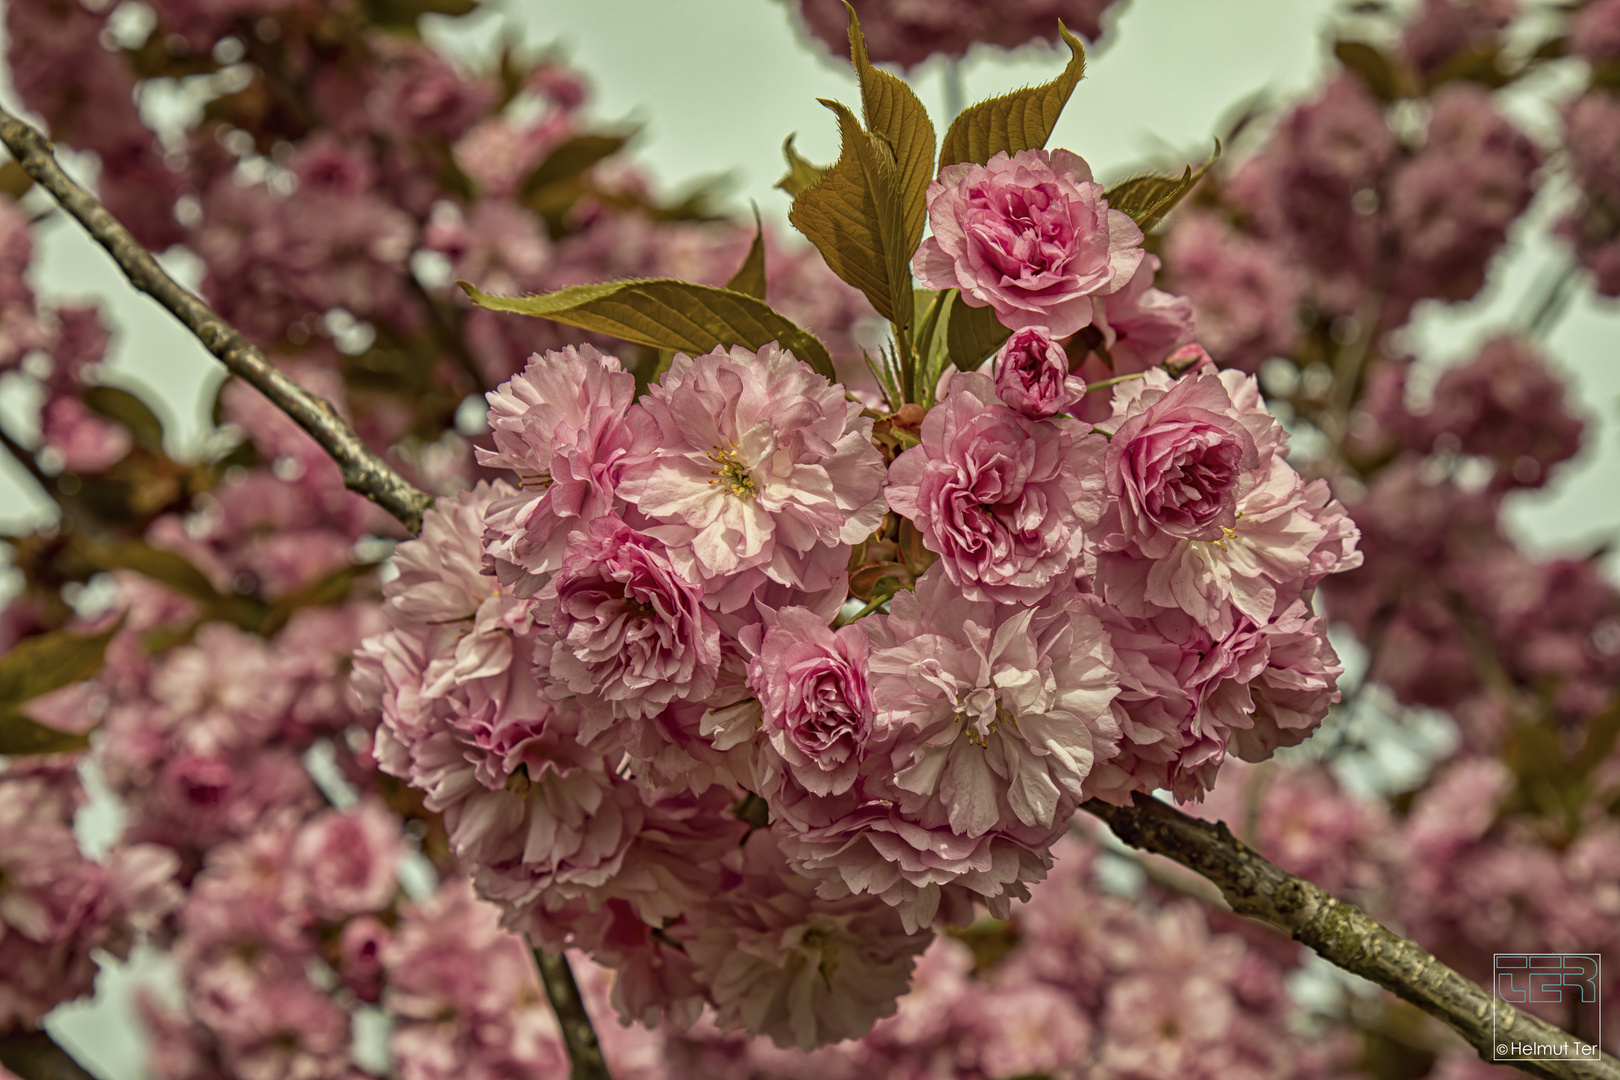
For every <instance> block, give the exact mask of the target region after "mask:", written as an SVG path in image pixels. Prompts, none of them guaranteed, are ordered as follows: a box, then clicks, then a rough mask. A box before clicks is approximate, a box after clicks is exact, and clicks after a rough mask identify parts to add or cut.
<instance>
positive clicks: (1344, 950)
mask: <svg viewBox="0 0 1620 1080" xmlns="http://www.w3.org/2000/svg"><path fill="white" fill-rule="evenodd" d="M1083 809H1085V810H1087V811H1090V812H1091V813H1093V814H1095V815H1096V816H1097V817H1100V818H1102V819H1103V820H1104V821H1106V822H1107V823H1108V826H1109V828H1111V829H1113V830H1114V835H1116V836H1118V837H1119V838H1120V839H1121V840H1123V841H1125V842H1126V843H1127V844H1130V845H1131V846H1132V847H1137V848H1141V849H1142V850H1143V851H1151V852H1154V853H1156V854H1159V855H1164V856H1167V857H1169V858H1171V859H1174V860H1175V861H1176V862H1178V863H1180V864H1181V865H1183V866H1185V867H1187V868H1189V869H1191V870H1196V871H1197V872H1198V873H1200V874H1202V875H1204V877H1206V878H1208V879H1209V880H1210V881H1212V882H1214V883H1215V884H1216V885H1217V886H1218V887H1219V888H1220V890H1221V895H1222V896H1223V897H1224V898H1225V899H1226V902H1227V903H1228V904H1230V905H1231V907H1232V910H1233V911H1235V912H1237V913H1238V914H1239V915H1247V916H1249V917H1250V918H1253V919H1258V920H1260V921H1261V922H1263V923H1268V924H1269V925H1271V926H1274V927H1276V928H1277V929H1279V930H1282V931H1283V932H1284V933H1287V934H1289V935H1291V936H1292V937H1293V938H1294V940H1296V941H1299V942H1301V943H1303V944H1305V945H1309V946H1310V947H1311V948H1313V949H1315V950H1316V951H1317V952H1318V953H1319V954H1320V955H1321V956H1322V958H1323V959H1325V960H1327V961H1329V962H1331V963H1333V964H1335V965H1336V966H1338V967H1341V968H1343V969H1344V970H1345V971H1348V972H1351V973H1352V974H1355V975H1360V976H1361V977H1363V978H1365V979H1368V980H1370V981H1372V982H1375V983H1377V984H1378V985H1379V986H1382V987H1383V988H1384V989H1386V990H1389V991H1390V992H1392V993H1394V994H1395V995H1396V996H1397V997H1400V998H1402V999H1403V1000H1405V1001H1409V1002H1411V1003H1412V1004H1413V1005H1416V1006H1417V1007H1418V1008H1420V1009H1422V1010H1423V1011H1424V1012H1426V1013H1428V1014H1429V1015H1431V1016H1434V1017H1436V1018H1438V1019H1439V1020H1442V1021H1444V1022H1445V1023H1446V1024H1447V1025H1448V1026H1450V1027H1451V1028H1452V1029H1454V1030H1455V1031H1457V1032H1458V1033H1459V1034H1460V1035H1462V1037H1463V1038H1464V1039H1467V1040H1468V1042H1469V1044H1470V1045H1471V1046H1473V1047H1474V1049H1475V1050H1477V1051H1479V1056H1480V1057H1481V1058H1483V1059H1484V1060H1486V1061H1492V1062H1494V1061H1498V1060H1502V1059H1506V1058H1508V1057H1509V1056H1510V1055H1509V1053H1508V1052H1507V1050H1506V1049H1505V1048H1508V1047H1510V1046H1511V1044H1513V1043H1541V1044H1545V1045H1551V1046H1566V1047H1577V1046H1584V1045H1586V1044H1584V1043H1582V1042H1581V1041H1580V1040H1578V1039H1576V1038H1575V1037H1574V1036H1573V1035H1570V1034H1568V1033H1567V1032H1564V1031H1561V1030H1559V1029H1558V1028H1556V1027H1554V1026H1553V1025H1551V1024H1549V1023H1547V1022H1546V1021H1544V1020H1539V1019H1537V1018H1536V1017H1534V1016H1532V1015H1530V1014H1529V1013H1526V1012H1521V1011H1519V1010H1518V1009H1516V1008H1514V1007H1513V1006H1512V1005H1509V1004H1508V1003H1506V1002H1504V1001H1501V1000H1497V999H1494V998H1493V997H1492V995H1491V994H1490V993H1488V992H1487V991H1485V990H1484V989H1483V988H1481V987H1479V986H1477V985H1475V984H1474V983H1473V982H1471V981H1469V980H1468V979H1465V978H1463V977H1462V976H1461V975H1459V974H1458V973H1457V972H1455V971H1453V970H1452V969H1451V968H1449V967H1447V966H1446V965H1444V964H1442V963H1441V962H1440V961H1439V960H1436V959H1435V958H1434V957H1433V956H1431V955H1430V954H1429V953H1427V952H1425V951H1424V950H1423V949H1422V948H1421V947H1420V946H1418V945H1417V944H1416V943H1415V942H1412V941H1408V940H1407V939H1405V938H1403V937H1401V936H1399V935H1398V934H1396V933H1394V932H1393V931H1391V930H1389V929H1387V928H1386V927H1384V926H1382V925H1381V924H1379V923H1378V922H1376V921H1374V920H1373V919H1370V918H1368V917H1367V916H1366V915H1364V914H1362V912H1361V911H1360V910H1358V909H1357V908H1355V907H1352V906H1351V905H1349V904H1346V903H1343V902H1341V901H1339V900H1335V899H1334V898H1333V897H1331V896H1329V895H1328V894H1327V893H1325V892H1323V891H1322V890H1321V889H1319V888H1317V887H1316V886H1315V885H1312V884H1311V883H1310V882H1308V881H1305V880H1303V879H1301V878H1297V877H1294V876H1293V875H1292V874H1287V873H1284V872H1283V871H1282V870H1281V869H1279V868H1278V867H1276V866H1274V865H1273V864H1271V863H1270V862H1268V861H1266V860H1265V859H1263V858H1261V857H1260V856H1259V855H1258V854H1256V853H1255V852H1254V851H1252V850H1250V849H1249V848H1248V847H1247V846H1245V845H1244V844H1243V842H1242V841H1240V840H1238V839H1237V838H1236V837H1235V836H1233V835H1232V832H1231V830H1230V829H1228V828H1227V827H1226V826H1225V825H1224V824H1223V823H1220V822H1213V823H1212V822H1208V821H1200V820H1199V819H1197V818H1194V817H1189V816H1188V815H1186V814H1183V813H1182V812H1181V811H1179V810H1177V809H1175V808H1174V807H1172V806H1167V805H1165V804H1164V803H1162V802H1160V801H1159V800H1157V799H1154V798H1152V797H1150V796H1147V795H1142V794H1138V795H1137V796H1136V799H1135V805H1133V806H1110V805H1108V804H1107V803H1103V802H1098V801H1097V800H1095V799H1093V800H1092V801H1090V802H1088V803H1085V804H1083ZM1503 1064H1511V1065H1515V1066H1517V1067H1518V1068H1520V1069H1522V1070H1524V1071H1525V1072H1527V1073H1530V1074H1531V1075H1533V1076H1540V1077H1545V1078H1547V1080H1620V1063H1617V1062H1616V1061H1615V1060H1614V1058H1612V1057H1609V1056H1608V1055H1606V1054H1594V1055H1593V1056H1591V1057H1581V1058H1566V1059H1563V1060H1553V1061H1503Z"/></svg>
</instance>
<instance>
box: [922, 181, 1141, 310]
mask: <svg viewBox="0 0 1620 1080" xmlns="http://www.w3.org/2000/svg"><path fill="white" fill-rule="evenodd" d="M1102 196H1103V187H1102V185H1101V184H1099V183H1097V182H1095V181H1094V180H1093V179H1092V178H1091V166H1089V165H1087V164H1086V163H1085V161H1084V160H1083V159H1082V158H1080V157H1079V156H1078V155H1076V154H1072V153H1070V152H1069V151H1067V150H1052V151H1048V150H1020V151H1018V153H1016V154H1014V155H1012V156H1008V155H1007V154H1006V152H1005V151H1004V152H1002V153H1000V154H997V155H996V156H995V157H993V158H991V159H990V161H989V163H988V164H985V165H975V164H973V163H971V162H963V163H961V164H958V165H949V166H947V167H946V168H944V169H942V170H941V171H940V174H939V179H938V180H936V181H934V182H933V183H932V184H930V185H929V186H928V220H929V223H930V224H931V225H932V226H933V230H934V232H933V235H932V236H930V237H928V238H927V239H926V240H924V241H923V244H922V247H920V248H919V249H918V250H917V255H916V258H915V259H914V260H913V263H912V266H913V272H914V273H916V275H917V277H918V278H919V279H920V280H921V281H922V282H923V284H925V285H927V286H928V287H929V288H931V289H961V290H962V297H961V302H962V303H965V304H967V305H968V306H970V307H986V306H989V307H991V308H994V309H995V313H996V317H997V318H998V319H1000V320H1001V322H1002V324H1003V325H1005V326H1009V327H1011V328H1013V329H1014V330H1018V329H1021V328H1023V327H1026V326H1045V327H1047V328H1048V329H1049V330H1050V331H1051V333H1052V336H1053V337H1060V338H1061V337H1068V336H1069V335H1070V334H1072V333H1074V332H1075V331H1076V330H1078V329H1080V328H1081V327H1082V326H1087V325H1089V324H1090V323H1091V322H1092V320H1093V319H1094V318H1095V316H1096V312H1097V307H1096V304H1095V303H1094V299H1095V298H1097V297H1102V296H1107V295H1108V294H1109V293H1114V292H1118V291H1119V290H1120V289H1122V288H1124V287H1125V286H1126V284H1127V283H1129V281H1130V280H1131V277H1132V275H1134V274H1135V273H1136V268H1137V267H1138V266H1140V265H1141V263H1142V260H1143V257H1144V253H1143V251H1142V230H1141V229H1138V228H1137V227H1136V223H1135V222H1133V221H1132V220H1131V219H1130V217H1129V216H1128V215H1126V214H1125V213H1123V212H1122V211H1119V210H1113V209H1110V208H1109V206H1108V202H1107V200H1105V199H1104V198H1103V197H1102Z"/></svg>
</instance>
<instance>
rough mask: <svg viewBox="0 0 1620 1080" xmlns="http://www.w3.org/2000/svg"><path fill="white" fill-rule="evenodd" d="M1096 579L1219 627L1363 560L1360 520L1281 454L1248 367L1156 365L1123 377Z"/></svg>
mask: <svg viewBox="0 0 1620 1080" xmlns="http://www.w3.org/2000/svg"><path fill="white" fill-rule="evenodd" d="M1100 427H1101V428H1103V429H1109V428H1112V435H1111V440H1110V442H1109V444H1108V465H1107V474H1108V481H1107V482H1108V484H1109V485H1110V492H1109V494H1110V496H1111V498H1110V501H1109V509H1108V512H1107V514H1106V515H1105V520H1104V523H1103V525H1102V527H1101V530H1100V531H1101V533H1102V535H1101V540H1100V545H1099V546H1100V548H1101V549H1102V553H1101V554H1100V556H1099V559H1098V566H1097V577H1098V580H1099V582H1100V585H1101V592H1102V595H1103V597H1104V598H1105V599H1106V600H1107V601H1108V602H1109V603H1110V604H1112V605H1114V606H1115V607H1117V608H1118V609H1119V610H1120V611H1122V612H1124V613H1125V614H1127V615H1131V616H1136V617H1142V616H1148V615H1152V614H1153V613H1155V612H1157V611H1161V610H1171V609H1179V610H1182V611H1185V612H1186V613H1187V614H1188V615H1190V616H1192V617H1193V619H1194V620H1195V621H1196V622H1198V623H1199V624H1201V625H1203V626H1206V627H1209V628H1211V629H1212V631H1213V632H1215V633H1218V634H1222V635H1224V634H1226V633H1229V632H1230V631H1231V628H1232V627H1233V625H1234V620H1236V619H1237V618H1238V617H1239V616H1243V617H1247V618H1248V619H1250V620H1251V621H1254V622H1256V623H1264V622H1266V621H1268V620H1270V619H1271V618H1272V617H1273V616H1274V615H1275V614H1276V613H1278V612H1280V611H1282V610H1284V609H1286V608H1287V607H1288V605H1289V604H1291V603H1292V602H1293V601H1295V600H1296V599H1299V598H1300V597H1301V596H1303V595H1305V594H1306V593H1307V591H1308V590H1309V589H1310V588H1311V587H1312V586H1314V585H1315V584H1316V583H1317V582H1318V581H1320V580H1321V579H1322V578H1323V577H1324V576H1325V575H1327V574H1329V573H1334V572H1336V571H1338V570H1341V569H1349V568H1351V567H1353V566H1356V565H1359V564H1360V556H1359V555H1358V554H1356V553H1355V526H1354V524H1353V523H1352V522H1351V521H1350V520H1349V518H1348V516H1347V515H1346V514H1345V512H1344V508H1343V507H1342V506H1340V505H1339V503H1338V502H1337V501H1335V500H1332V499H1331V498H1330V496H1329V494H1328V490H1327V485H1326V484H1325V483H1323V482H1322V481H1313V482H1311V483H1309V484H1307V483H1306V482H1305V480H1304V479H1303V478H1302V477H1301V476H1300V475H1299V474H1298V473H1296V472H1295V471H1294V470H1293V469H1292V468H1291V467H1290V466H1289V465H1288V463H1287V462H1286V461H1285V460H1284V458H1283V453H1282V452H1283V450H1284V449H1285V447H1286V442H1287V436H1286V435H1285V434H1284V432H1283V430H1282V427H1281V425H1279V424H1278V423H1277V422H1276V421H1275V420H1274V419H1272V417H1271V415H1270V414H1269V413H1267V412H1266V410H1265V406H1264V403H1263V402H1262V401H1261V398H1260V393H1259V387H1258V386H1257V384H1256V382H1255V380H1254V378H1253V377H1252V376H1246V375H1244V374H1243V373H1241V372H1237V371H1225V372H1220V373H1216V372H1214V371H1213V370H1210V369H1208V368H1205V369H1204V370H1201V371H1198V372H1195V373H1193V374H1190V375H1188V376H1186V377H1185V378H1183V379H1182V380H1180V381H1179V382H1173V381H1172V380H1171V378H1170V376H1168V375H1167V374H1165V373H1164V372H1163V371H1162V370H1159V371H1150V372H1148V373H1147V374H1146V376H1145V377H1144V378H1143V379H1141V380H1139V381H1136V382H1132V383H1126V384H1124V385H1122V386H1120V387H1119V388H1118V389H1117V390H1116V391H1115V395H1114V415H1113V416H1112V417H1111V418H1110V419H1109V420H1108V421H1105V422H1104V423H1103V424H1101V425H1100Z"/></svg>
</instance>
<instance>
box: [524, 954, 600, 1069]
mask: <svg viewBox="0 0 1620 1080" xmlns="http://www.w3.org/2000/svg"><path fill="white" fill-rule="evenodd" d="M534 962H535V965H536V966H537V967H539V969H540V981H541V982H542V983H543V984H544V985H545V988H546V997H548V998H550V999H551V1008H552V1011H553V1012H555V1013H556V1014H557V1026H558V1027H560V1028H562V1036H563V1045H565V1046H566V1047H567V1048H568V1060H569V1061H570V1062H572V1063H573V1070H572V1071H571V1073H570V1076H571V1078H572V1080H613V1078H612V1076H611V1075H610V1074H609V1073H608V1067H607V1061H606V1059H604V1058H603V1057H602V1043H601V1040H599V1039H598V1038H597V1037H596V1029H595V1028H594V1027H592V1026H591V1014H590V1013H588V1012H587V1011H586V1010H585V999H584V998H583V997H581V996H580V993H579V983H577V982H575V981H574V972H573V969H572V968H570V967H569V966H568V957H566V956H564V955H562V954H561V953H556V954H552V953H548V952H545V951H543V950H540V949H535V950H534Z"/></svg>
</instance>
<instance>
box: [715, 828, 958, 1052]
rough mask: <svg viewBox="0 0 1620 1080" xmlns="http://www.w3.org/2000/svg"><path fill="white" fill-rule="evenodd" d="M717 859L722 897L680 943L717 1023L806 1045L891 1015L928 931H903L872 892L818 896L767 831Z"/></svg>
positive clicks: (862, 1029) (856, 1031)
mask: <svg viewBox="0 0 1620 1080" xmlns="http://www.w3.org/2000/svg"><path fill="white" fill-rule="evenodd" d="M727 864H728V865H727V871H728V874H727V888H726V892H725V893H724V896H723V899H722V900H721V901H720V902H719V903H717V904H715V905H713V906H712V907H711V908H709V909H706V910H702V911H700V912H698V913H697V914H696V915H695V921H696V925H695V926H694V928H693V931H692V935H693V936H692V939H691V941H690V942H689V943H688V945H687V950H688V951H689V952H690V953H691V955H692V957H693V959H694V961H695V963H696V965H697V977H698V978H699V979H700V980H701V981H703V982H704V983H705V984H706V985H707V987H708V990H709V993H710V995H711V996H712V998H713V1000H714V1002H715V1005H716V1007H717V1009H718V1016H717V1023H718V1024H719V1025H720V1026H721V1027H722V1028H735V1027H741V1028H744V1029H745V1030H746V1031H747V1032H748V1034H750V1035H766V1036H768V1037H769V1038H770V1039H771V1040H772V1041H773V1042H775V1043H776V1044H777V1045H778V1046H797V1047H798V1048H799V1049H801V1050H811V1049H814V1048H815V1047H817V1046H820V1045H823V1044H825V1043H829V1042H836V1041H839V1040H841V1039H849V1038H858V1037H860V1036H862V1035H864V1034H866V1033H867V1032H868V1031H870V1030H871V1027H872V1024H873V1023H874V1022H875V1021H876V1020H877V1019H878V1018H880V1017H883V1016H888V1015H891V1014H893V1012H894V1010H895V1002H896V999H898V998H899V996H900V995H901V994H903V993H904V992H905V990H906V985H907V983H908V981H909V978H910V975H911V967H912V963H913V961H914V959H915V957H916V956H917V954H918V953H920V952H922V950H923V949H924V948H925V947H926V946H927V945H928V942H929V940H930V939H931V938H932V935H931V934H929V933H928V932H926V931H920V930H910V931H908V930H907V929H905V928H904V927H903V926H902V925H901V920H900V917H899V916H898V915H897V914H895V912H894V910H893V909H892V908H890V907H889V906H887V905H885V904H883V903H882V902H881V901H878V900H876V899H874V898H872V897H847V898H844V899H842V900H826V899H822V898H820V897H819V896H818V895H817V892H816V882H815V881H814V880H812V879H809V878H805V877H801V876H799V875H797V874H795V873H793V872H792V871H791V870H789V868H788V866H787V864H786V862H785V861H784V859H783V857H782V855H781V853H780V851H779V850H778V848H777V842H776V838H775V837H774V836H773V835H772V834H771V833H770V832H769V831H768V830H765V829H760V830H756V831H755V832H754V833H753V834H751V835H750V836H749V838H748V840H747V842H746V843H745V844H744V845H743V846H742V848H740V849H739V850H737V851H735V852H734V853H732V854H731V855H730V856H728V859H727Z"/></svg>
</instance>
